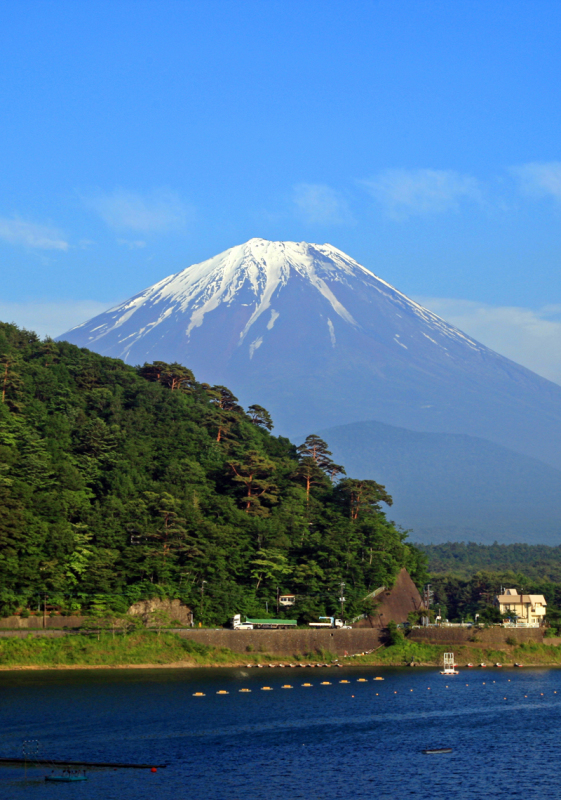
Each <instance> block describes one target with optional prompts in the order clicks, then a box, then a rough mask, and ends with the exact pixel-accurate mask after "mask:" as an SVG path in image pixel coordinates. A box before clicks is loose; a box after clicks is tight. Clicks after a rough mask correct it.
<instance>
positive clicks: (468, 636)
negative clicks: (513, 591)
mask: <svg viewBox="0 0 561 800" xmlns="http://www.w3.org/2000/svg"><path fill="white" fill-rule="evenodd" d="M544 632H545V628H494V627H493V628H436V627H435V628H430V627H429V628H414V629H413V630H412V631H411V633H410V634H409V637H408V638H409V639H411V640H412V641H414V642H427V643H429V644H471V645H477V644H481V645H482V646H486V647H493V646H497V647H499V646H500V647H502V646H504V645H505V644H506V640H507V639H509V638H510V639H515V640H516V641H517V642H542V641H543V635H544ZM546 641H548V640H546Z"/></svg>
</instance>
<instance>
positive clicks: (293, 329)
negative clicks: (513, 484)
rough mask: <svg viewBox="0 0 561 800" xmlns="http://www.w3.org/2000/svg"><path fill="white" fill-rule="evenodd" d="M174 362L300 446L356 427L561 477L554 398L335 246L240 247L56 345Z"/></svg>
mask: <svg viewBox="0 0 561 800" xmlns="http://www.w3.org/2000/svg"><path fill="white" fill-rule="evenodd" d="M60 338H61V339H67V340H68V341H70V342H73V343H75V344H77V345H80V346H82V347H88V348H90V349H91V350H94V351H96V352H98V353H101V354H103V355H109V356H114V357H117V358H122V359H124V360H125V361H127V362H128V363H129V364H141V363H144V362H146V361H148V362H151V361H154V360H161V361H167V362H174V361H179V362H180V363H182V364H185V365H186V366H188V367H190V368H191V369H192V370H194V371H195V373H196V374H197V375H198V376H200V378H201V379H202V380H204V381H208V382H209V383H219V384H225V385H228V386H231V387H232V388H233V389H234V391H236V393H237V394H238V396H239V397H240V399H241V400H242V401H243V402H244V403H245V402H248V401H250V402H255V398H258V402H259V403H261V404H262V405H263V406H266V407H267V408H268V409H269V410H270V411H271V412H272V414H273V416H274V418H275V420H276V422H277V430H278V431H279V432H281V433H284V434H294V433H297V432H300V431H302V430H318V429H325V428H329V427H332V426H335V425H341V424H346V423H352V422H360V421H364V420H378V421H380V422H385V423H387V424H390V425H395V426H401V427H404V428H409V429H411V430H416V431H431V432H442V433H464V434H468V435H471V436H478V437H481V438H485V439H488V440H490V441H493V442H496V443H498V444H501V445H503V446H505V447H507V448H510V449H512V450H515V451H518V452H520V453H525V454H527V455H530V456H533V457H535V458H538V459H540V460H542V461H544V462H547V463H549V464H551V465H553V466H555V467H557V468H561V387H560V386H558V385H556V384H554V383H551V382H550V381H547V380H546V379H544V378H541V377H539V376H538V375H535V374H534V373H532V372H531V371H529V370H527V369H525V368H524V367H522V366H520V365H518V364H515V363H514V362H512V361H510V360H509V359H507V358H504V357H503V356H500V355H498V354H497V353H495V352H493V351H492V350H490V349H488V348H487V347H485V346H484V345H482V344H480V343H478V342H476V341H474V340H473V339H472V338H470V337H469V336H467V335H465V334H463V333H462V332H461V331H459V330H458V329H457V328H455V327H453V326H452V325H449V324H448V323H446V322H445V321H444V320H442V319H441V318H440V317H438V316H437V315H436V314H433V313H432V312H430V311H428V310H427V309H425V308H423V307H422V306H420V305H418V304H417V303H415V302H413V301H412V300H410V299H409V298H407V297H406V296H405V295H404V294H402V293H401V292H399V291H398V290H397V289H394V288H393V287H392V286H390V285H389V284H388V283H386V282H385V281H383V280H382V279H380V278H378V277H376V276H375V275H374V274H373V273H372V272H370V271H369V270H368V269H366V268H365V267H363V266H361V265H360V264H358V263H357V262H356V261H355V260H354V259H352V258H350V257H349V256H347V255H345V253H343V252H341V251H340V250H338V249H337V248H336V247H333V246H331V245H329V244H308V243H306V242H298V243H297V242H270V241H266V240H264V239H251V240H250V241H249V242H246V243H245V244H242V245H239V246H237V247H232V248H231V249H229V250H226V251H225V252H223V253H221V254H219V255H217V256H215V257H214V258H211V259H209V260H207V261H203V262H202V263H200V264H195V265H193V266H190V267H188V268H187V269H185V270H182V271H181V272H179V273H177V274H176V275H172V276H170V277H168V278H165V279H164V280H162V281H160V282H159V283H157V284H155V285H154V286H151V287H150V288H148V289H146V290H144V291H143V292H140V293H139V294H137V295H135V296H134V297H132V298H131V299H130V300H127V301H126V302H124V303H122V304H121V305H119V306H116V307H115V308H113V309H111V310H109V311H107V312H105V313H104V314H100V315H99V316H97V317H95V318H94V319H92V320H90V321H89V322H86V323H84V324H82V325H80V326H78V327H77V328H73V329H72V330H71V331H69V332H68V333H66V334H64V335H63V336H61V337H60Z"/></svg>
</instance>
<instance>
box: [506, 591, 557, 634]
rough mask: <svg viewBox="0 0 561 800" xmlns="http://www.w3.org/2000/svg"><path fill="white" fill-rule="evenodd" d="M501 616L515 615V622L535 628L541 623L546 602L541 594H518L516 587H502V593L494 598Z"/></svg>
mask: <svg viewBox="0 0 561 800" xmlns="http://www.w3.org/2000/svg"><path fill="white" fill-rule="evenodd" d="M495 605H497V606H498V607H499V611H500V612H501V614H502V616H503V618H504V619H505V620H506V619H513V618H514V617H516V622H517V624H519V625H520V624H521V623H522V624H523V625H528V626H529V627H532V628H537V627H539V626H540V625H541V624H542V623H543V619H544V617H545V615H546V612H547V602H546V599H545V597H544V596H543V594H519V592H518V590H517V589H504V594H499V595H497V597H496V598H495Z"/></svg>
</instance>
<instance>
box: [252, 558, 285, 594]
mask: <svg viewBox="0 0 561 800" xmlns="http://www.w3.org/2000/svg"><path fill="white" fill-rule="evenodd" d="M251 564H252V566H253V569H252V570H251V576H252V578H254V579H255V580H256V581H257V583H256V585H255V591H257V590H258V589H259V586H260V585H261V583H262V582H263V581H270V582H272V583H279V582H281V581H282V578H284V577H286V576H287V575H290V573H291V569H290V566H289V565H288V559H287V558H286V556H284V555H283V554H282V553H280V552H279V551H278V550H273V549H266V548H262V549H261V550H259V551H258V552H257V557H256V558H254V559H252V561H251Z"/></svg>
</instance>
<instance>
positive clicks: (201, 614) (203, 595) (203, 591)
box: [199, 581, 206, 624]
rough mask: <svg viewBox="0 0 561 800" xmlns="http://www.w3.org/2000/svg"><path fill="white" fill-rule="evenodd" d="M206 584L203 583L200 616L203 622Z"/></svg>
mask: <svg viewBox="0 0 561 800" xmlns="http://www.w3.org/2000/svg"><path fill="white" fill-rule="evenodd" d="M205 583H206V581H201V613H200V614H199V616H200V618H201V621H202V618H203V604H204V599H205ZM199 624H200V623H199Z"/></svg>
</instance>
